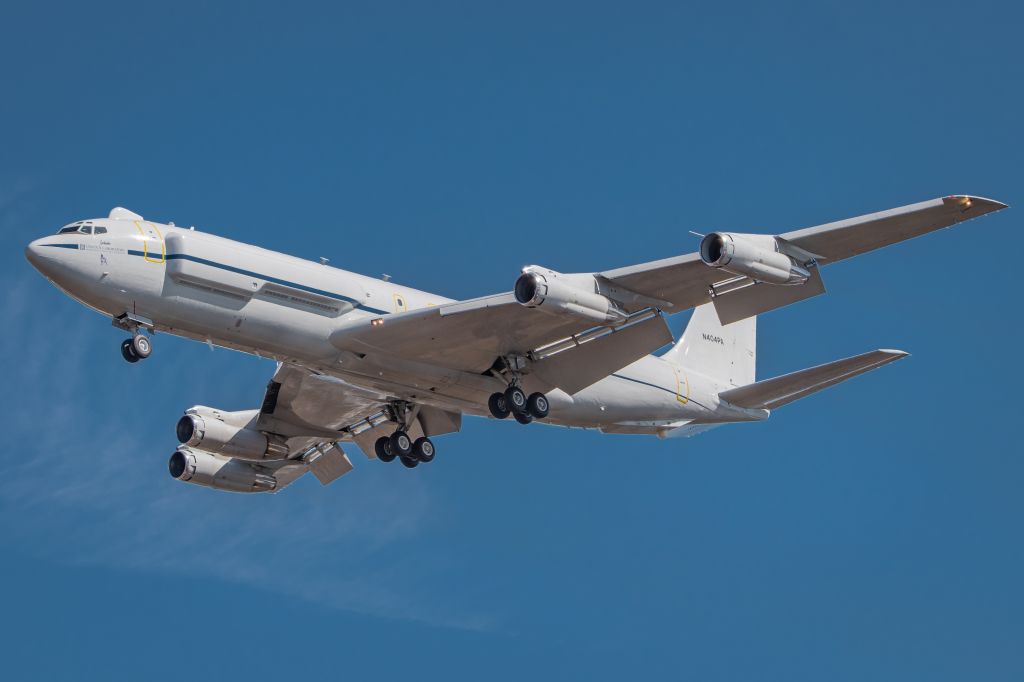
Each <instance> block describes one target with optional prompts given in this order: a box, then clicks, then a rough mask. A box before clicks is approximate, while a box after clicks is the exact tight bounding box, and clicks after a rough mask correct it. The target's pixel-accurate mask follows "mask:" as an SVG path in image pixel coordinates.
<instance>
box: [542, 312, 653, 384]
mask: <svg viewBox="0 0 1024 682" xmlns="http://www.w3.org/2000/svg"><path fill="white" fill-rule="evenodd" d="M669 343H672V332H670V331H669V329H668V325H667V324H665V320H664V318H663V317H661V316H660V315H657V316H655V317H652V318H650V319H648V320H645V321H643V322H638V323H637V324H634V325H630V326H629V327H625V328H622V329H618V330H616V331H614V332H611V333H609V334H606V335H604V336H602V337H600V338H597V339H594V340H593V341H588V342H586V343H584V344H582V345H579V346H573V347H570V348H569V349H568V350H564V351H561V352H560V353H556V354H554V355H552V356H550V357H547V358H544V359H543V360H540V361H538V362H536V363H534V364H533V365H532V367H531V370H530V371H531V374H532V375H534V376H536V377H537V378H539V379H540V380H542V381H544V382H545V383H547V384H549V385H551V386H553V387H557V388H560V389H562V390H563V391H565V392H566V393H568V394H570V395H572V394H573V393H577V392H579V391H582V390H583V389H584V388H586V387H587V386H590V385H591V384H594V383H596V382H598V381H600V380H601V379H604V378H605V377H606V376H608V375H609V374H611V373H612V372H617V371H618V370H620V369H622V368H623V367H625V366H626V365H630V364H632V363H634V362H636V361H637V360H639V359H640V358H642V357H644V356H646V355H649V354H650V353H653V352H654V351H656V350H658V349H659V348H661V347H662V346H664V345H666V344H669Z"/></svg>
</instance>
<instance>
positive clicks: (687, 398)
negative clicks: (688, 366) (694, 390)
mask: <svg viewBox="0 0 1024 682" xmlns="http://www.w3.org/2000/svg"><path fill="white" fill-rule="evenodd" d="M670 367H672V373H673V374H675V375H676V400H678V401H679V402H680V403H681V404H683V405H685V404H686V403H688V402H690V379H689V378H688V377H687V376H686V372H683V378H682V382H680V380H679V369H678V368H676V367H675V366H674V365H670ZM682 383H685V384H686V395H685V396H684V395H683V393H682V391H680V390H679V389H680V388H682Z"/></svg>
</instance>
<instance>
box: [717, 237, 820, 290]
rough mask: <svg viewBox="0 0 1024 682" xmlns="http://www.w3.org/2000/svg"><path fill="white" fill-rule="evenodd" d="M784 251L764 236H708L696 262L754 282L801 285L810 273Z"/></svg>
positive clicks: (773, 238)
mask: <svg viewBox="0 0 1024 682" xmlns="http://www.w3.org/2000/svg"><path fill="white" fill-rule="evenodd" d="M785 248H786V245H785V243H784V242H782V241H780V240H779V239H777V238H775V237H771V236H768V235H763V234H732V233H729V232H712V233H711V234H709V235H707V236H706V237H704V238H703V239H701V241H700V258H701V260H703V261H704V262H705V263H706V264H708V265H710V266H711V267H713V268H722V269H723V270H725V271H726V272H731V273H733V274H734V275H743V276H746V277H749V278H750V279H752V280H754V281H755V282H767V283H768V284H803V283H804V282H806V281H807V280H808V279H809V278H810V276H811V273H810V271H809V270H808V269H807V267H806V266H805V265H804V264H802V263H799V262H797V260H795V259H794V258H793V256H791V255H789V254H787V253H785V252H784V249H785ZM792 250H798V249H792ZM808 255H809V254H808ZM805 262H806V261H805Z"/></svg>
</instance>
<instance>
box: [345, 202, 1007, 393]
mask: <svg viewBox="0 0 1024 682" xmlns="http://www.w3.org/2000/svg"><path fill="white" fill-rule="evenodd" d="M1001 208H1005V205H1004V204H1001V203H999V202H997V201H992V200H990V199H983V198H980V197H971V196H965V195H962V196H949V197H944V198H940V199H933V200H931V201H924V202H921V203H917V204H911V205H908V206H903V207H900V208H895V209H891V210H888V211H882V212H879V213H872V214H869V215H865V216H861V217H858V218H851V219H849V220H843V221H839V222H834V223H828V224H826V225H821V226H818V227H811V228H807V229H803V230H796V231H793V232H787V233H784V234H781V235H777V237H776V238H777V239H778V240H779V242H780V243H783V244H785V245H786V248H788V249H795V250H796V251H797V252H798V253H802V254H805V255H806V256H807V257H808V258H809V259H812V260H813V261H814V266H813V267H811V278H810V279H809V281H808V282H807V283H805V284H803V285H800V286H774V285H770V284H763V285H757V283H755V282H753V281H752V280H749V279H747V278H745V277H737V276H736V275H735V274H732V273H729V272H727V271H725V270H724V269H722V268H714V267H710V266H708V265H706V264H705V263H704V262H703V261H702V260H701V258H700V255H699V254H697V253H690V254H685V255H682V256H676V257H672V258H666V259H663V260H659V261H653V262H649V263H642V264H640V265H633V266H628V267H624V268H618V269H614V270H607V271H604V272H598V273H587V274H583V275H570V276H568V277H572V278H576V279H575V280H573V281H575V282H580V281H589V282H590V286H591V287H592V289H593V290H596V291H597V292H599V293H600V294H601V295H604V296H607V297H608V298H611V299H612V300H614V301H615V302H616V304H617V305H619V306H620V308H621V309H622V310H623V311H624V312H625V313H628V314H632V315H642V314H643V313H644V311H647V310H651V309H657V310H664V311H667V312H682V311H684V310H688V309H690V308H693V307H695V306H698V305H701V304H704V303H707V302H709V301H710V300H712V298H714V300H715V308H716V310H717V312H718V316H719V318H720V319H721V321H722V323H723V324H728V323H730V322H733V321H736V320H739V319H744V318H745V317H750V316H752V315H756V314H759V313H762V312H766V311H768V310H772V309H774V308H778V307H781V306H784V305H788V304H790V303H794V302H796V301H798V300H802V299H804V298H809V297H810V296H814V295H818V294H821V293H824V291H825V288H824V284H823V283H822V280H821V276H820V274H819V272H818V270H819V267H818V266H821V265H827V264H829V263H832V262H835V261H838V260H842V259H844V258H849V257H850V256H855V255H857V254H861V253H866V252H868V251H872V250H874V249H878V248H881V247H883V246H887V245H889V244H894V243H897V242H900V241H904V240H907V239H911V238H913V237H917V236H920V235H923V234H926V233H928V232H932V231H934V230H938V229H941V228H944V227H949V226H951V225H955V224H957V223H960V222H963V221H965V220H970V219H972V218H976V217H978V216H982V215H985V214H986V213H990V212H992V211H997V210H999V209H1001ZM581 277H582V278H584V279H583V280H580V279H579V278H581ZM591 278H592V279H591ZM723 285H728V286H729V287H730V289H729V290H728V291H727V292H726V293H725V294H722V293H718V294H717V295H716V296H714V297H713V296H712V289H713V288H715V287H721V286H723ZM755 285H756V286H755ZM594 325H595V323H594V322H588V321H587V320H586V319H582V318H580V317H575V316H573V315H570V314H567V313H563V312H559V311H557V310H556V311H554V312H552V311H550V310H548V309H547V308H539V307H538V308H529V307H525V306H522V305H520V304H519V303H517V302H516V300H515V298H514V296H513V294H512V293H506V294H497V295H493V296H485V297H482V298H476V299H472V300H467V301H460V302H455V303H448V304H445V305H441V306H436V307H432V308H426V309H421V310H413V311H409V312H404V313H397V314H393V315H384V316H381V317H378V318H372V319H371V318H363V319H360V320H354V321H347V322H345V323H343V325H342V326H341V327H339V328H338V329H336V330H335V331H334V332H333V333H332V335H331V342H332V343H333V344H334V345H335V346H336V347H337V348H339V349H340V350H344V351H351V352H352V353H356V354H359V355H360V357H362V356H363V355H364V354H373V355H376V356H378V357H381V358H401V359H405V360H409V361H413V362H417V363H423V364H426V365H431V366H434V367H442V368H446V369H450V370H458V371H461V372H466V373H472V374H481V373H485V372H487V370H489V369H490V368H491V367H493V366H494V363H495V360H496V359H497V358H499V357H502V356H504V355H507V354H520V355H532V356H536V355H537V353H538V351H541V352H542V351H543V349H544V348H546V347H550V346H552V345H555V344H569V345H577V346H578V345H579V343H578V341H579V339H580V338H583V337H586V336H587V335H589V334H592V333H593V331H594V329H595V326H594ZM650 326H651V327H652V330H651V333H648V334H643V335H641V334H636V335H635V336H637V337H642V338H637V339H634V340H633V341H632V342H631V344H630V347H629V349H627V348H626V347H625V346H624V345H623V346H620V347H616V346H615V344H613V343H607V344H606V346H607V348H606V351H607V352H605V353H604V358H603V361H604V364H603V365H602V366H601V368H600V369H601V371H600V372H597V371H591V372H587V373H586V377H585V378H584V379H577V380H575V381H574V380H571V379H570V378H569V377H570V375H572V374H573V370H574V367H573V364H574V362H573V359H574V358H579V360H580V361H581V362H584V361H585V360H587V359H588V358H587V355H586V354H584V353H578V354H575V355H574V354H573V353H575V351H574V350H570V351H569V352H568V353H566V354H565V355H564V356H563V357H562V358H561V360H560V367H559V371H558V372H557V373H553V374H557V375H558V379H557V380H552V381H549V382H548V383H549V384H551V385H554V386H557V387H559V388H565V389H566V390H569V389H570V388H571V389H574V390H579V389H580V388H581V385H584V386H585V385H586V382H592V381H596V380H597V379H595V378H594V377H595V376H597V377H598V378H600V376H599V375H601V372H606V374H607V373H611V372H614V371H616V370H618V369H621V367H624V366H626V365H627V364H629V363H630V362H633V361H634V360H635V359H637V357H640V356H642V355H646V354H647V353H651V352H653V351H655V350H657V349H658V348H659V347H661V346H662V345H664V344H665V343H667V342H668V341H670V340H671V339H670V338H667V337H666V335H665V333H664V332H665V327H664V324H663V322H662V323H661V330H659V331H655V330H653V327H654V326H655V325H653V324H652V325H650ZM606 328H610V327H606ZM637 354H639V355H637ZM618 362H621V364H618V365H616V363H618ZM580 374H583V372H580ZM606 374H605V375H606ZM562 384H564V386H563V385H562ZM569 392H573V391H572V390H570V391H569Z"/></svg>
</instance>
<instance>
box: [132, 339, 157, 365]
mask: <svg viewBox="0 0 1024 682" xmlns="http://www.w3.org/2000/svg"><path fill="white" fill-rule="evenodd" d="M132 350H133V351H135V354H136V355H137V356H139V359H140V360H145V359H146V358H148V357H149V354H150V353H152V352H153V343H152V342H151V341H150V340H149V337H148V336H145V335H144V334H136V335H135V336H133V337H132Z"/></svg>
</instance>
